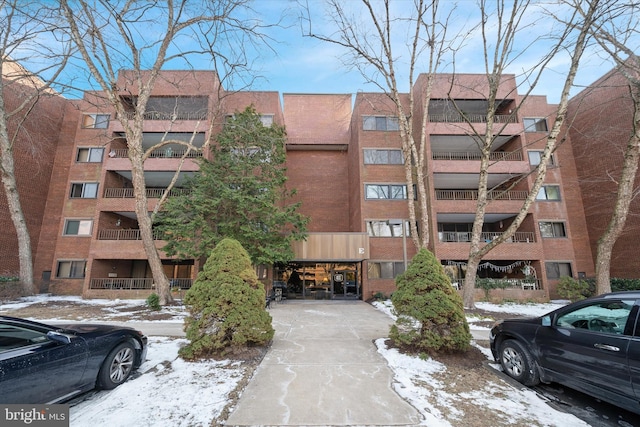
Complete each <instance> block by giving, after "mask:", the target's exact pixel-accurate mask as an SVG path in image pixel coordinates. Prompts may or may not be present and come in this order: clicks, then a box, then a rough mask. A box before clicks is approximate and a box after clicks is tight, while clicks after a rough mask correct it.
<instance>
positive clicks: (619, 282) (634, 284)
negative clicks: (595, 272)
mask: <svg viewBox="0 0 640 427" xmlns="http://www.w3.org/2000/svg"><path fill="white" fill-rule="evenodd" d="M594 289H595V285H594ZM638 289H640V279H618V278H611V290H612V291H613V292H616V291H636V290H638Z"/></svg>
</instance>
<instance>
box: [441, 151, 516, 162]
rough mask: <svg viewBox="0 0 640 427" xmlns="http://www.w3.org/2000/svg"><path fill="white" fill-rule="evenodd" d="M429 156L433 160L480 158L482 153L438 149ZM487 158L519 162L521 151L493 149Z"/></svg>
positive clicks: (496, 160)
mask: <svg viewBox="0 0 640 427" xmlns="http://www.w3.org/2000/svg"><path fill="white" fill-rule="evenodd" d="M431 158H432V159H433V160H475V161H477V160H480V159H481V158H482V153H478V152H472V151H442V152H440V151H438V152H435V151H434V152H433V153H431ZM489 160H491V161H495V162H498V161H510V162H520V161H522V152H521V151H511V152H505V151H494V152H492V153H489Z"/></svg>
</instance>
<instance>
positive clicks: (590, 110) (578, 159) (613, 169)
mask: <svg viewBox="0 0 640 427" xmlns="http://www.w3.org/2000/svg"><path fill="white" fill-rule="evenodd" d="M632 114H633V105H632V101H631V99H630V95H629V89H628V82H627V81H626V79H625V78H624V77H623V76H622V75H621V74H619V73H617V72H615V70H612V71H610V72H609V73H607V74H605V75H604V76H603V77H602V78H600V79H598V80H597V81H596V82H594V83H592V84H591V85H590V86H589V87H588V88H586V89H584V90H583V91H582V92H580V93H579V94H578V95H576V96H574V97H573V98H572V99H571V102H570V103H569V112H568V114H567V118H568V122H569V123H570V124H571V127H570V129H569V134H570V135H571V141H572V149H573V156H574V158H575V163H576V174H577V181H574V182H573V183H572V184H575V183H577V184H579V186H580V189H581V191H582V198H583V202H584V206H585V218H586V224H587V228H588V237H589V242H590V248H591V254H592V257H593V260H594V261H595V259H596V250H597V241H598V239H599V238H600V237H601V235H602V233H603V231H604V230H605V229H606V227H607V226H608V223H609V220H610V218H611V214H612V212H613V207H614V203H615V197H616V194H617V184H616V182H617V181H618V179H619V177H620V173H621V167H622V162H623V150H624V149H625V146H626V144H627V142H628V139H629V135H630V134H631V129H632V117H633V116H632ZM638 185H640V177H637V178H636V186H638ZM639 213H640V200H639V199H638V198H635V199H634V200H633V201H632V203H631V207H630V213H629V216H628V218H627V222H626V225H625V228H624V232H623V234H622V235H621V236H620V238H619V239H618V241H617V242H616V245H615V246H614V248H613V253H612V260H611V277H618V278H639V277H640V262H638V261H639V258H638V235H639V234H640V215H638V214H639Z"/></svg>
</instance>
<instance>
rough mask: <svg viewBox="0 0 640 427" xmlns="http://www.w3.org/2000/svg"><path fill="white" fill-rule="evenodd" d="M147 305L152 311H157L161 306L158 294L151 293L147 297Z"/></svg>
mask: <svg viewBox="0 0 640 427" xmlns="http://www.w3.org/2000/svg"><path fill="white" fill-rule="evenodd" d="M147 306H148V307H149V309H151V310H153V311H158V310H160V309H161V308H162V307H160V297H159V296H158V294H156V293H153V294H151V295H149V296H148V297H147Z"/></svg>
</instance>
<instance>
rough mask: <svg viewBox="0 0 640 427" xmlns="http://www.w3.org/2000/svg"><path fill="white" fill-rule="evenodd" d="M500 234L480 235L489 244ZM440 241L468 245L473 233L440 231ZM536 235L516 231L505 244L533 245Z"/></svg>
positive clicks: (488, 233) (485, 233)
mask: <svg viewBox="0 0 640 427" xmlns="http://www.w3.org/2000/svg"><path fill="white" fill-rule="evenodd" d="M501 234H502V233H499V232H484V233H482V234H481V235H480V239H481V240H483V241H485V242H487V243H489V242H491V241H492V240H493V239H495V238H497V237H498V236H500V235H501ZM438 237H439V240H440V241H441V242H462V243H468V242H470V241H471V232H470V231H469V232H466V231H440V232H439V233H438ZM534 237H535V235H534V233H533V232H528V231H516V232H515V234H514V235H513V236H511V237H509V238H508V239H507V240H505V243H533V242H534Z"/></svg>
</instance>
